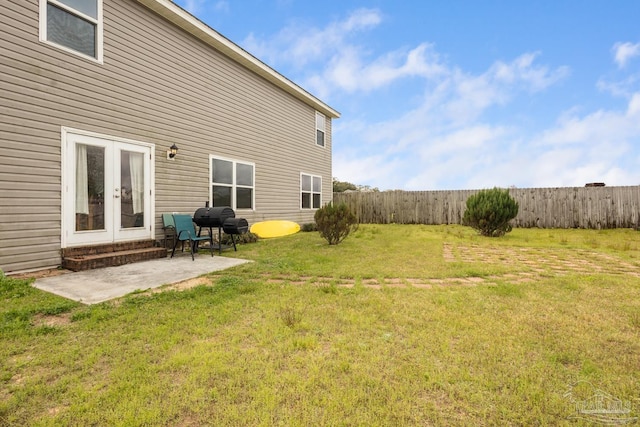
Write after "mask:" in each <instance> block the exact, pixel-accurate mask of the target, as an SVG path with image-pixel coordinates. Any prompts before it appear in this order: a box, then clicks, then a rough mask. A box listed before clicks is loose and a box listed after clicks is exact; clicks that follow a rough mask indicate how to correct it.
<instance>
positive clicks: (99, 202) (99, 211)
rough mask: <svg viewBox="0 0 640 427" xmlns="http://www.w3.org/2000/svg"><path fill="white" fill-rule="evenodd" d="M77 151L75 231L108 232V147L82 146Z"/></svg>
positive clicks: (76, 147) (78, 145)
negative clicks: (106, 202)
mask: <svg viewBox="0 0 640 427" xmlns="http://www.w3.org/2000/svg"><path fill="white" fill-rule="evenodd" d="M75 151H76V153H75V154H76V165H75V166H76V167H75V182H76V194H75V216H76V220H75V224H76V226H75V230H76V231H92V230H104V229H105V222H104V219H105V207H104V188H105V150H104V147H99V146H94V145H86V144H80V143H78V144H76V145H75Z"/></svg>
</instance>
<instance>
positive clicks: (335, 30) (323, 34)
mask: <svg viewBox="0 0 640 427" xmlns="http://www.w3.org/2000/svg"><path fill="white" fill-rule="evenodd" d="M380 22H382V15H381V13H380V12H379V11H378V10H376V9H364V8H363V9H357V10H355V11H354V12H352V13H351V14H350V15H349V16H347V17H346V18H345V19H343V20H339V21H334V22H331V23H329V24H328V25H327V26H326V27H325V28H314V27H312V26H310V25H309V24H308V23H304V22H297V23H295V22H294V23H292V24H290V25H289V26H287V27H285V28H283V29H282V30H280V31H279V32H278V33H277V34H276V35H275V36H274V37H272V38H265V37H263V36H256V35H255V34H253V33H251V34H249V36H248V37H247V38H246V39H245V40H244V41H243V42H242V43H241V44H242V45H243V46H244V47H245V48H246V49H247V50H248V51H250V52H252V53H253V54H254V55H255V56H257V57H259V58H261V59H262V60H264V61H265V62H267V63H269V64H271V65H277V64H280V63H287V64H293V65H294V66H296V67H302V66H304V65H306V64H309V63H310V62H325V61H327V60H328V59H330V58H331V57H333V56H334V55H335V54H336V52H339V51H341V50H342V49H343V48H345V47H349V44H348V43H346V41H345V40H346V39H347V38H349V36H353V35H355V34H357V33H358V32H360V31H363V30H366V29H369V28H373V27H376V26H377V25H378V24H380Z"/></svg>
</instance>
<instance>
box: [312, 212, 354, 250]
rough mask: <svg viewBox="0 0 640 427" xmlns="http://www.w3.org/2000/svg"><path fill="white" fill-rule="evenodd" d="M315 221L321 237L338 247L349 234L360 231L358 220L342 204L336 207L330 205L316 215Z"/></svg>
mask: <svg viewBox="0 0 640 427" xmlns="http://www.w3.org/2000/svg"><path fill="white" fill-rule="evenodd" d="M314 219H315V220H316V226H317V227H318V231H319V232H320V235H321V236H322V237H323V238H324V239H326V240H327V242H329V244H330V245H337V244H338V243H340V242H341V241H343V240H344V239H345V238H346V237H347V236H348V235H349V233H351V232H352V231H355V230H357V229H358V220H357V218H356V216H355V215H354V214H353V213H352V212H351V211H350V210H349V207H348V206H347V205H346V204H344V203H341V204H339V205H337V206H334V205H333V203H331V202H330V203H329V204H327V205H325V206H323V207H321V208H320V209H318V210H317V211H316V213H315V216H314Z"/></svg>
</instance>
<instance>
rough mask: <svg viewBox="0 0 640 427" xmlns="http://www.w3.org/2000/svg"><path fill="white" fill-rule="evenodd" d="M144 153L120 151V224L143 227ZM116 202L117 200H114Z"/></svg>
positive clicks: (129, 226)
mask: <svg viewBox="0 0 640 427" xmlns="http://www.w3.org/2000/svg"><path fill="white" fill-rule="evenodd" d="M144 177H145V170H144V154H143V153H137V152H133V151H125V150H122V151H120V187H119V189H116V192H118V190H119V192H120V226H121V228H139V227H144V210H145V191H144V188H145V182H144ZM116 203H117V202H116Z"/></svg>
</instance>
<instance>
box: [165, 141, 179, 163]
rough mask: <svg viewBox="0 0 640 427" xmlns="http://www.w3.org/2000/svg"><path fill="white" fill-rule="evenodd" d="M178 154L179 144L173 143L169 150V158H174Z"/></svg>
mask: <svg viewBox="0 0 640 427" xmlns="http://www.w3.org/2000/svg"><path fill="white" fill-rule="evenodd" d="M176 154H178V146H177V145H176V144H173V145H172V146H171V147H169V149H168V150H167V159H169V160H174V159H175V157H176Z"/></svg>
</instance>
